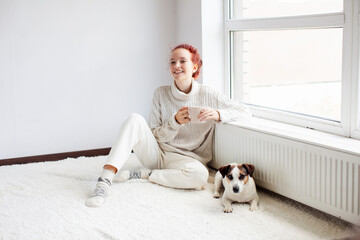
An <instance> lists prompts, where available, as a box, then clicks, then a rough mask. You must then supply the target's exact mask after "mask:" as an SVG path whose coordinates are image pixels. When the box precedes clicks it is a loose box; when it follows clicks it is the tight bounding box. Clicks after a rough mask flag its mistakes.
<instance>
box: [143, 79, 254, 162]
mask: <svg viewBox="0 0 360 240" xmlns="http://www.w3.org/2000/svg"><path fill="white" fill-rule="evenodd" d="M184 106H190V107H191V106H203V107H211V108H214V109H216V110H217V111H219V113H220V120H221V121H220V122H219V123H220V124H221V123H225V122H228V121H231V120H235V119H241V118H249V117H250V116H251V113H250V111H249V110H248V108H247V107H246V106H245V105H243V104H240V103H238V102H235V101H234V100H230V99H229V98H228V97H226V96H225V95H222V94H219V93H218V92H216V91H215V90H214V89H212V88H210V87H208V86H205V85H202V84H198V83H197V82H196V81H194V80H193V81H192V87H191V91H190V92H189V93H188V94H185V93H183V92H181V91H179V90H178V88H177V87H176V85H175V82H174V83H173V84H172V85H171V86H162V87H159V88H158V89H156V90H155V92H154V97H153V104H152V109H151V113H150V118H149V126H150V128H151V130H152V133H153V134H154V136H155V138H156V140H157V142H158V143H159V146H160V148H161V149H162V150H163V151H164V152H176V153H180V154H183V155H186V156H190V157H192V158H195V159H197V160H199V161H201V162H202V163H203V164H206V163H208V162H209V161H211V159H212V143H213V134H214V130H215V121H208V122H206V123H192V122H189V123H187V124H183V125H181V124H179V123H178V122H177V121H176V119H175V115H176V113H177V112H178V111H179V109H180V108H182V107H184Z"/></svg>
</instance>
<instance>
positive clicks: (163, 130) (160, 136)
mask: <svg viewBox="0 0 360 240" xmlns="http://www.w3.org/2000/svg"><path fill="white" fill-rule="evenodd" d="M160 95H161V93H160V90H159V89H158V90H156V91H155V92H154V96H153V101H152V107H151V112H150V117H149V126H150V129H151V131H152V133H153V135H154V137H155V139H156V141H157V142H169V141H171V140H172V139H174V138H175V136H176V135H177V134H178V133H179V131H180V129H181V127H182V125H181V124H179V123H178V122H177V121H176V120H175V115H176V113H175V114H173V115H172V117H170V118H169V119H162V118H161V116H162V115H161V98H160Z"/></svg>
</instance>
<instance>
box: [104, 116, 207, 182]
mask: <svg viewBox="0 0 360 240" xmlns="http://www.w3.org/2000/svg"><path fill="white" fill-rule="evenodd" d="M131 150H133V151H134V153H135V154H136V156H137V158H138V159H139V161H140V162H141V163H142V164H143V166H144V167H146V168H149V169H151V170H153V171H152V173H151V175H150V177H149V181H151V182H154V183H157V184H160V185H163V186H167V187H173V188H185V189H189V188H195V189H200V188H202V187H203V186H204V185H205V184H206V182H207V179H208V176H209V172H208V170H207V168H206V167H205V166H204V165H203V164H202V163H201V162H199V161H198V160H196V159H193V158H191V157H188V156H184V155H181V154H177V153H172V152H163V151H162V150H161V149H160V147H159V145H158V143H157V141H156V139H155V137H154V135H153V134H152V132H151V130H150V128H149V127H148V125H147V123H146V121H145V119H144V118H143V117H142V116H141V115H139V114H135V113H133V114H131V115H130V117H129V118H128V119H127V120H126V121H125V122H124V123H123V124H122V126H121V128H120V133H119V136H118V139H117V141H116V142H115V145H114V146H113V148H112V149H111V151H110V154H109V156H108V158H107V161H106V163H105V165H111V166H113V167H115V168H116V169H118V170H119V169H121V168H122V166H123V165H124V163H125V162H126V161H127V159H128V158H129V156H130V153H131ZM154 169H155V170H154Z"/></svg>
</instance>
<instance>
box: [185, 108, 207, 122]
mask: <svg viewBox="0 0 360 240" xmlns="http://www.w3.org/2000/svg"><path fill="white" fill-rule="evenodd" d="M202 109H204V107H189V108H188V111H189V117H190V122H192V123H206V121H200V119H199V114H200V111H201V110H202Z"/></svg>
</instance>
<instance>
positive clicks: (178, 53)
mask: <svg viewBox="0 0 360 240" xmlns="http://www.w3.org/2000/svg"><path fill="white" fill-rule="evenodd" d="M191 57H192V56H191V53H190V52H189V51H188V50H186V49H184V48H178V49H176V50H174V51H173V52H172V54H171V59H170V72H171V75H172V76H173V78H174V80H175V82H176V85H177V86H179V85H183V84H191V79H192V75H193V73H194V72H196V70H197V66H196V64H194V63H193V62H192V61H191Z"/></svg>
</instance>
